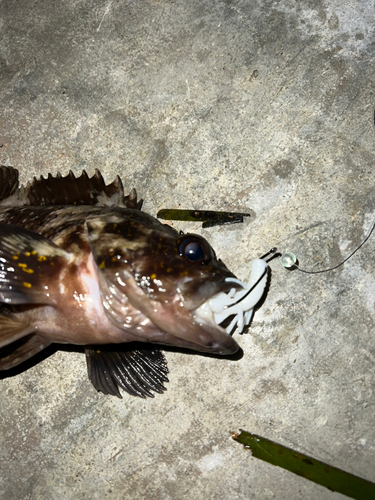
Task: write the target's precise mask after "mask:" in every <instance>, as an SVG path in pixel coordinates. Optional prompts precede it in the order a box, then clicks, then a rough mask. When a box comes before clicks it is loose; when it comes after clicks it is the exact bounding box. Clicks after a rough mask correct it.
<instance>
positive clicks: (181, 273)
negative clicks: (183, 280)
mask: <svg viewBox="0 0 375 500" xmlns="http://www.w3.org/2000/svg"><path fill="white" fill-rule="evenodd" d="M188 274H189V272H188V271H181V272H180V276H187V275H188Z"/></svg>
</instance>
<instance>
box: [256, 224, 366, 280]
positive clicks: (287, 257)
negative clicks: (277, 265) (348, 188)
mask: <svg viewBox="0 0 375 500" xmlns="http://www.w3.org/2000/svg"><path fill="white" fill-rule="evenodd" d="M374 228H375V220H374V222H373V223H372V227H371V229H370V231H369V233H368V235H367V236H366V238H365V239H364V240H363V241H362V243H361V244H360V245H359V246H358V247H357V248H356V249H355V250H354V251H353V252H352V253H351V254H350V255H348V256H347V257H346V258H345V259H344V260H343V261H341V262H340V263H339V264H337V265H336V266H333V267H330V268H328V269H321V270H319V271H307V270H306V269H301V268H300V267H299V266H298V259H297V257H296V256H295V255H294V253H292V252H285V253H283V254H282V255H281V257H280V262H281V265H282V266H283V267H285V268H286V269H289V270H292V269H298V271H301V273H306V274H319V273H328V272H329V271H333V270H334V269H337V268H338V267H340V266H342V265H343V264H344V263H345V262H347V261H348V260H349V259H350V258H351V257H353V255H354V254H355V253H356V252H358V250H359V249H360V248H361V247H362V246H363V245H364V244H365V243H366V241H367V240H368V239H369V238H370V236H371V234H372V232H373V231H374ZM275 252H276V249H275V248H272V250H270V252H268V253H267V254H266V255H265V256H264V257H267V256H268V255H270V254H271V253H275ZM274 257H275V255H274Z"/></svg>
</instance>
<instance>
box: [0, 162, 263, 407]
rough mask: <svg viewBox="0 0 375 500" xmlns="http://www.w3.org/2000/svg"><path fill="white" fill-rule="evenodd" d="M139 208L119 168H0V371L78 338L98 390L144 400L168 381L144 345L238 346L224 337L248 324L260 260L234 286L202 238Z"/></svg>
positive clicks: (259, 283)
mask: <svg viewBox="0 0 375 500" xmlns="http://www.w3.org/2000/svg"><path fill="white" fill-rule="evenodd" d="M140 208H141V202H138V201H137V196H136V193H135V191H134V190H133V191H132V192H131V193H130V195H128V196H124V191H123V186H122V183H121V180H120V178H119V177H117V178H116V179H115V181H114V182H112V183H111V184H109V185H106V184H105V182H104V180H103V177H102V176H101V174H100V172H99V171H97V170H96V173H95V175H94V176H93V177H91V178H89V177H88V175H87V174H86V172H85V171H83V172H82V174H81V176H80V177H75V176H74V174H73V173H72V172H69V174H68V175H67V176H66V177H62V176H61V175H60V174H57V176H56V177H53V176H52V175H51V174H49V175H48V177H47V178H46V179H45V178H43V177H40V179H36V178H35V177H34V180H33V181H32V182H29V183H28V184H27V185H26V186H21V187H19V182H18V171H17V170H16V169H14V168H12V167H4V166H3V167H0V303H1V305H0V370H8V369H10V368H13V367H14V366H16V365H18V364H20V363H22V362H23V361H25V360H27V359H29V358H30V357H32V356H34V355H35V354H37V353H39V352H40V351H41V350H42V349H44V348H46V347H47V346H49V345H50V344H52V343H67V344H79V345H83V346H84V348H85V352H86V360H87V368H88V376H89V379H90V380H91V382H92V383H93V385H94V387H95V388H96V389H97V390H100V391H101V392H103V393H105V394H113V395H116V396H118V397H121V395H120V392H119V388H122V389H124V390H125V391H127V392H129V393H130V394H134V395H138V396H141V397H146V396H153V393H152V392H151V391H155V392H162V391H163V390H165V388H164V385H163V383H164V382H166V381H168V379H167V376H166V374H167V373H168V369H167V366H166V361H165V358H164V355H163V353H162V352H161V351H160V350H159V349H158V348H157V347H156V346H155V345H154V344H161V345H169V346H177V347H182V348H188V349H193V350H196V351H203V352H209V353H214V354H221V355H228V354H233V353H234V352H236V351H237V349H238V344H237V343H236V341H235V340H234V339H233V338H232V336H231V335H230V334H231V333H232V332H233V329H234V328H235V327H236V325H238V328H237V329H238V330H240V331H241V330H242V329H243V328H244V326H245V325H246V324H248V323H249V321H250V318H251V315H252V308H253V307H254V305H255V304H256V303H257V302H258V301H259V299H260V298H261V296H262V294H263V291H264V288H265V285H266V281H267V264H266V262H265V261H264V260H260V259H257V260H256V261H254V262H253V271H252V275H251V277H250V282H249V284H248V285H244V284H243V283H242V282H241V281H239V280H237V279H236V277H235V276H234V275H233V273H231V272H230V271H229V270H228V269H227V267H226V266H225V265H224V264H223V262H221V260H218V259H217V258H216V255H215V252H214V250H213V249H212V247H211V246H210V245H209V244H208V242H207V241H206V240H205V239H204V238H202V237H201V236H198V235H196V234H182V233H178V232H177V231H175V230H174V229H173V228H171V227H170V226H168V225H165V224H162V223H160V222H159V221H158V220H157V219H155V218H154V217H151V216H150V215H148V214H146V213H144V212H141V210H140ZM231 317H232V318H233V319H232V322H231V324H230V325H229V327H228V328H227V331H226V330H225V329H224V328H222V327H221V326H220V323H222V322H223V321H224V320H226V319H228V318H231ZM134 342H148V343H151V345H150V346H149V347H148V348H147V346H145V349H139V348H138V347H136V348H135V347H134V344H131V343H134ZM123 343H130V344H129V349H127V350H124V349H118V348H116V345H115V344H123Z"/></svg>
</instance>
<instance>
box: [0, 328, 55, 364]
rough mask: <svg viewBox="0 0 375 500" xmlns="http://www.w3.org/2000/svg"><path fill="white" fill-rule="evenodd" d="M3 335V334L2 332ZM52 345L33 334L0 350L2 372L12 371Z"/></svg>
mask: <svg viewBox="0 0 375 500" xmlns="http://www.w3.org/2000/svg"><path fill="white" fill-rule="evenodd" d="M0 335H1V332H0ZM50 344H51V342H50V341H49V340H47V339H44V338H42V337H41V336H39V335H37V334H35V333H33V334H31V335H28V336H26V337H24V338H22V339H20V340H18V341H16V342H13V343H12V344H10V345H8V346H6V347H4V348H2V349H0V370H10V369H11V368H14V367H15V366H18V365H20V364H21V363H23V362H24V361H26V360H27V359H29V358H31V357H32V356H35V354H38V353H39V352H40V351H42V350H43V349H45V348H46V347H48V346H49V345H50Z"/></svg>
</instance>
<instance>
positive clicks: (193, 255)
mask: <svg viewBox="0 0 375 500" xmlns="http://www.w3.org/2000/svg"><path fill="white" fill-rule="evenodd" d="M177 243H178V253H179V254H180V256H181V257H185V259H186V260H188V261H189V262H196V263H199V262H202V263H205V262H208V261H209V260H210V259H211V258H212V252H211V248H210V246H209V245H208V243H207V242H206V241H205V240H203V238H200V237H199V236H186V237H185V238H182V239H180V240H179V241H178V242H177Z"/></svg>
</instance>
